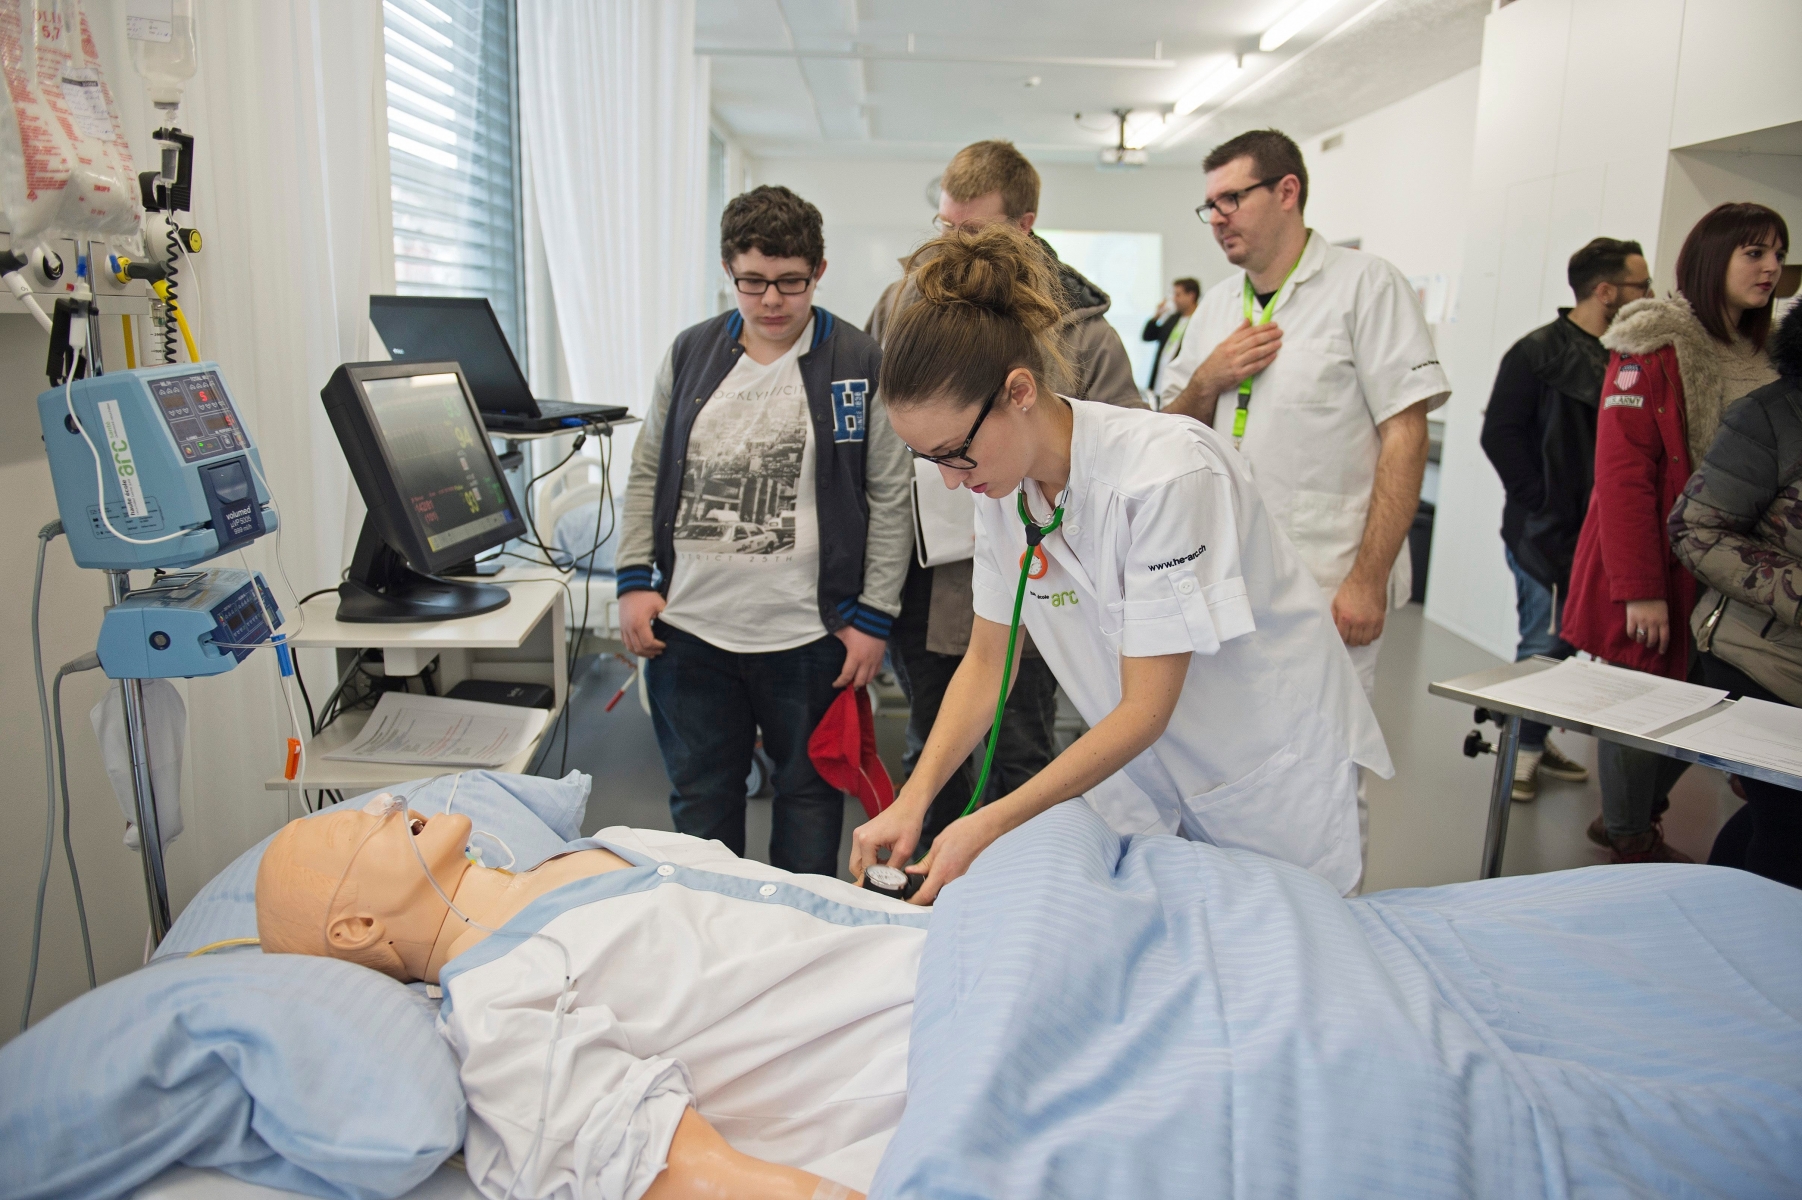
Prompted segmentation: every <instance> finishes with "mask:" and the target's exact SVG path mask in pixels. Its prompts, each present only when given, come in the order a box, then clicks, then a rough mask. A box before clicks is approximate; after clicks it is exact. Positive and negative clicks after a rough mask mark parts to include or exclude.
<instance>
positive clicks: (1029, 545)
mask: <svg viewBox="0 0 1802 1200" xmlns="http://www.w3.org/2000/svg"><path fill="white" fill-rule="evenodd" d="M1018 495H1019V509H1020V523H1021V524H1022V525H1024V526H1026V553H1025V555H1023V556H1022V557H1021V559H1020V586H1019V587H1017V588H1015V589H1014V617H1013V620H1012V621H1011V622H1009V623H1008V627H1007V659H1006V661H1004V662H1003V663H1002V666H1001V694H1000V695H998V696H997V697H995V723H994V725H992V726H991V727H990V728H989V748H988V750H986V751H985V752H984V753H983V756H982V771H981V773H979V774H978V775H977V776H976V790H975V791H974V792H972V793H971V794H970V803H968V804H967V805H965V806H964V811H963V814H962V815H963V816H966V817H967V816H969V815H970V814H971V813H973V812H975V811H976V806H977V805H978V804H980V803H981V802H982V792H983V789H984V788H986V787H988V785H989V768H990V767H991V766H993V765H994V762H995V746H996V744H997V743H998V742H1000V741H1001V712H1002V710H1003V709H1005V708H1006V707H1007V684H1008V680H1010V679H1012V678H1013V675H1014V645H1015V643H1016V642H1017V641H1018V640H1019V637H1020V609H1021V607H1022V606H1023V605H1025V603H1026V580H1027V577H1028V575H1029V574H1030V573H1031V571H1032V560H1033V551H1035V550H1037V549H1038V548H1039V543H1040V542H1042V541H1044V540H1045V535H1046V534H1048V533H1050V532H1052V531H1053V530H1055V529H1056V528H1057V527H1058V526H1059V525H1062V524H1063V523H1064V508H1063V505H1061V504H1060V505H1058V506H1057V507H1055V508H1053V509H1052V510H1051V520H1050V522H1049V523H1048V524H1045V525H1043V526H1040V525H1035V524H1033V522H1032V514H1031V513H1030V512H1029V511H1028V510H1027V508H1026V484H1025V483H1024V482H1022V483H1021V484H1020V491H1019V493H1018Z"/></svg>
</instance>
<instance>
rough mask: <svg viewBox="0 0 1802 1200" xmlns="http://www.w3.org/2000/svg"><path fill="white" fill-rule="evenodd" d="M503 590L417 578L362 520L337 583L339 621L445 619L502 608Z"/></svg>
mask: <svg viewBox="0 0 1802 1200" xmlns="http://www.w3.org/2000/svg"><path fill="white" fill-rule="evenodd" d="M511 599H512V597H511V596H509V595H508V594H507V589H506V588H499V587H495V586H494V585H492V584H487V583H465V582H462V581H460V580H452V579H441V578H439V577H438V576H436V575H422V574H421V573H419V572H418V571H415V570H414V569H413V568H412V567H409V566H408V565H407V564H406V560H404V559H403V558H401V556H400V555H398V554H396V553H395V552H394V548H393V547H391V546H390V545H388V543H387V541H386V539H384V538H383V537H382V535H381V534H380V533H378V532H377V531H376V528H375V523H374V522H373V521H371V520H370V519H369V518H368V517H367V516H365V517H364V518H363V531H362V533H360V534H358V535H357V552H356V554H355V555H354V556H353V557H352V558H351V560H350V574H349V575H347V576H346V577H345V580H344V582H343V583H341V584H339V585H338V619H339V620H340V621H346V622H363V623H370V624H399V623H401V622H403V621H449V620H454V619H455V618H457V617H473V616H477V615H479V614H481V613H486V612H493V611H494V610H495V609H497V608H504V607H506V604H507V602H508V601H509V600H511Z"/></svg>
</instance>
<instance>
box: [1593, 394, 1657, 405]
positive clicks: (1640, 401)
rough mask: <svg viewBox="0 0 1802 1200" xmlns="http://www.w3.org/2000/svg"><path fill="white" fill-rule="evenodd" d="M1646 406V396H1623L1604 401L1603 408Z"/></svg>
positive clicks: (1611, 397)
mask: <svg viewBox="0 0 1802 1200" xmlns="http://www.w3.org/2000/svg"><path fill="white" fill-rule="evenodd" d="M1645 406H1646V398H1645V397H1644V396H1628V395H1625V394H1622V395H1616V396H1610V397H1608V399H1606V400H1604V401H1602V407H1603V408H1644V407H1645Z"/></svg>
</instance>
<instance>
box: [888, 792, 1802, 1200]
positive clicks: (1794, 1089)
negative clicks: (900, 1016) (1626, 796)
mask: <svg viewBox="0 0 1802 1200" xmlns="http://www.w3.org/2000/svg"><path fill="white" fill-rule="evenodd" d="M908 1072H909V1074H908V1105H907V1111H906V1114H905V1116H904V1117H903V1119H902V1122H901V1126H900V1128H899V1130H898V1131H897V1132H896V1135H895V1138H894V1140H893V1142H892V1143H891V1145H890V1147H889V1150H888V1152H887V1154H886V1156H885V1158H884V1160H883V1163H882V1167H881V1169H880V1171H879V1172H878V1174H877V1178H876V1181H875V1184H874V1186H873V1188H872V1190H871V1195H872V1197H899V1196H933V1197H960V1196H971V1197H975V1196H985V1197H999V1196H1021V1197H1026V1196H1033V1197H1052V1196H1069V1197H1085V1198H1086V1197H1097V1196H1134V1197H1152V1196H1171V1197H1184V1198H1194V1197H1213V1196H1222V1197H1225V1196H1232V1197H1262V1196H1376V1195H1383V1196H1396V1197H1412V1196H1423V1197H1424V1196H1431V1197H1465V1196H1484V1197H1501V1196H1549V1197H1567V1196H1568V1197H1590V1196H1627V1195H1661V1196H1702V1195H1708V1196H1778V1195H1795V1194H1797V1190H1798V1188H1802V1182H1799V1181H1802V892H1797V891H1795V890H1792V889H1789V888H1785V887H1782V886H1781V885H1778V884H1774V883H1770V882H1768V881H1766V880H1762V879H1759V878H1757V877H1754V876H1751V875H1747V874H1744V873H1741V872H1737V871H1730V870H1726V869H1721V868H1710V867H1699V866H1642V867H1597V868H1592V869H1589V870H1583V871H1569V872H1562V873H1558V874H1554V875H1541V876H1533V877H1528V878H1523V879H1507V880H1495V881H1491V882H1487V883H1475V884H1459V885H1454V886H1450V887H1443V888H1430V889H1414V890H1405V891H1393V892H1385V893H1380V894H1377V895H1374V896H1371V897H1368V898H1365V899H1360V900H1352V901H1346V900H1343V899H1341V898H1340V897H1339V896H1338V895H1336V894H1335V893H1334V892H1333V890H1332V889H1331V888H1330V887H1329V886H1327V885H1326V884H1324V883H1322V882H1321V881H1319V880H1317V879H1315V878H1314V877H1312V876H1310V875H1308V874H1306V873H1305V872H1303V871H1301V870H1299V869H1296V868H1293V867H1290V866H1288V865H1286V864H1283V863H1279V862H1275V861H1272V860H1270V859H1266V858H1261V857H1259V856H1257V855H1254V854H1251V853H1249V852H1245V851H1234V850H1221V849H1218V848H1216V847H1213V846H1208V845H1202V844H1197V843H1191V842H1184V841H1181V840H1178V839H1176V838H1171V837H1155V836H1153V837H1139V838H1136V839H1131V840H1128V841H1124V842H1123V841H1122V839H1120V838H1119V837H1118V836H1117V835H1115V834H1114V833H1113V832H1111V831H1110V830H1109V829H1108V828H1107V826H1106V825H1105V824H1103V823H1102V822H1101V821H1100V820H1099V819H1098V818H1097V817H1095V815H1094V814H1093V813H1092V812H1091V811H1090V810H1089V809H1088V808H1087V807H1086V806H1084V805H1082V804H1080V803H1071V804H1065V805H1061V806H1059V807H1058V808H1056V809H1054V810H1052V811H1051V812H1050V813H1047V814H1046V815H1045V816H1043V817H1041V818H1039V819H1038V820H1035V821H1033V822H1030V823H1029V824H1028V825H1026V826H1024V827H1022V828H1021V829H1019V830H1016V831H1014V832H1013V833H1011V834H1009V835H1008V836H1007V837H1006V838H1004V839H1003V840H1001V841H999V842H997V843H996V844H995V845H994V846H993V847H992V848H991V849H990V850H989V851H988V852H986V853H985V854H984V855H983V856H982V858H981V859H980V860H979V861H978V863H977V865H976V868H975V869H974V870H973V871H972V872H971V873H970V874H969V875H968V876H967V877H966V878H965V879H964V880H962V881H960V882H959V883H957V884H955V885H953V886H952V887H951V888H949V889H947V891H946V892H945V894H944V895H943V896H941V898H940V900H939V902H938V904H937V907H936V911H935V913H934V917H933V925H932V933H931V936H930V938H929V940H928V944H927V947H926V950H925V956H924V959H923V961H922V963H921V968H920V981H919V993H918V999H917V1001H916V1008H915V1017H914V1031H913V1042H912V1046H911V1050H910V1055H909V1063H908Z"/></svg>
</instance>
